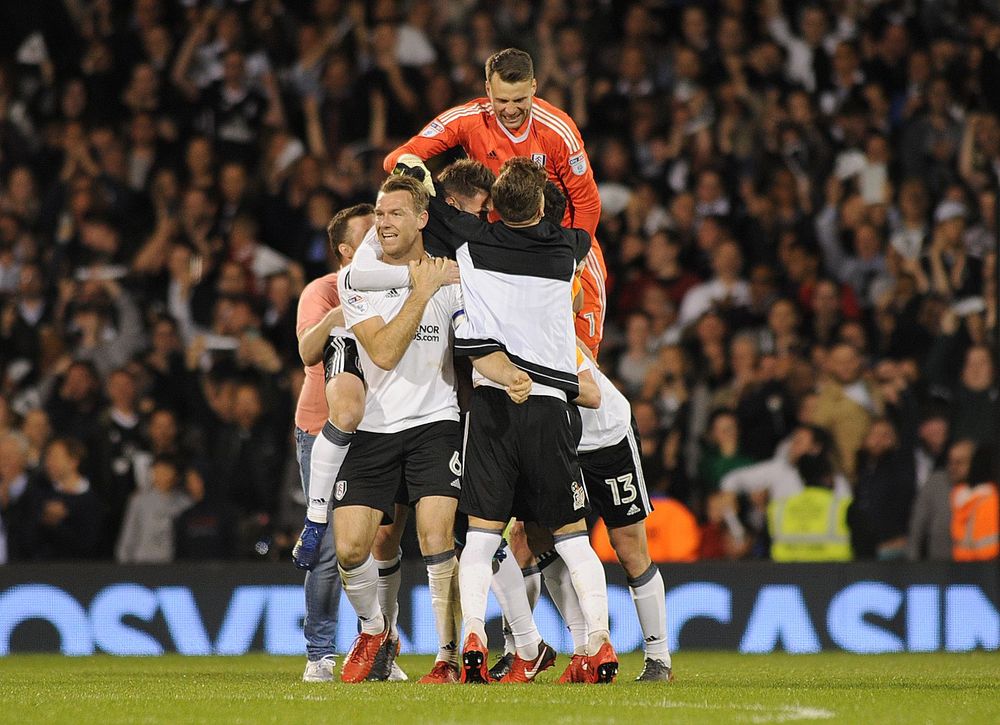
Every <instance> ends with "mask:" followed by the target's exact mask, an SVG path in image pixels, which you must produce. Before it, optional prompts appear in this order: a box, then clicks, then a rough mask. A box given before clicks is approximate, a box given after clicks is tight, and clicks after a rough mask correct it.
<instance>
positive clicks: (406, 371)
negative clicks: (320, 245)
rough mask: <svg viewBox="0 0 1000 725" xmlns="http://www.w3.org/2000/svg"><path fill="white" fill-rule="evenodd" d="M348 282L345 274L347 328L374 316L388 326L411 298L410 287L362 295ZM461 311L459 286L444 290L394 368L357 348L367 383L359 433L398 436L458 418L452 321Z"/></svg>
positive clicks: (342, 285) (434, 299)
mask: <svg viewBox="0 0 1000 725" xmlns="http://www.w3.org/2000/svg"><path fill="white" fill-rule="evenodd" d="M345 279H347V277H346V275H341V276H340V278H339V279H338V289H339V290H340V303H341V305H342V306H343V309H344V318H345V320H346V323H347V327H348V328H351V327H354V326H355V325H357V324H358V323H359V322H363V321H365V320H367V319H370V318H372V317H381V318H382V319H383V320H384V321H385V322H389V321H390V320H392V319H393V318H394V317H395V316H396V315H398V314H399V311H400V309H402V307H403V303H405V302H406V300H407V298H408V297H409V296H410V289H409V288H408V287H402V288H400V287H394V288H392V289H388V290H382V291H378V292H360V291H358V290H355V289H352V288H351V287H349V286H348V284H347V283H346V282H345ZM462 312H463V305H462V295H461V289H460V287H459V286H458V285H448V286H446V287H442V288H441V289H439V290H438V291H437V292H436V293H435V294H434V296H433V297H432V298H431V300H430V302H428V303H427V307H426V308H425V309H424V316H423V318H422V319H421V320H420V326H419V327H418V328H417V333H416V335H414V337H413V341H412V342H411V343H410V346H409V347H408V348H407V349H406V352H405V353H403V357H402V358H400V360H399V363H398V364H397V365H396V367H395V368H393V369H392V370H383V369H382V368H380V367H379V366H378V365H376V364H375V363H374V362H372V359H371V357H370V356H369V355H368V352H367V351H366V350H365V348H364V346H363V345H361V344H360V343H359V344H358V353H359V355H360V357H361V368H362V370H363V372H364V374H365V380H366V382H367V384H368V392H367V396H366V398H365V415H364V419H363V420H362V421H361V425H360V426H359V430H363V431H369V432H372V433H398V432H399V431H403V430H408V429H410V428H415V427H417V426H419V425H425V424H427V423H434V422H437V421H441V420H454V421H457V420H458V397H457V395H456V394H455V366H454V360H453V350H454V334H453V324H454V323H453V321H454V320H455V318H457V317H459V316H460V315H461V314H462Z"/></svg>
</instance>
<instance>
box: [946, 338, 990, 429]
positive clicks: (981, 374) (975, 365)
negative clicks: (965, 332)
mask: <svg viewBox="0 0 1000 725" xmlns="http://www.w3.org/2000/svg"><path fill="white" fill-rule="evenodd" d="M951 409H952V420H951V430H952V435H953V436H955V437H956V438H970V439H972V440H974V441H976V442H977V443H978V444H980V445H993V443H994V441H995V440H996V430H997V422H998V421H997V416H998V415H1000V391H998V389H997V384H996V377H995V372H994V369H993V356H992V355H991V354H990V350H989V348H987V347H986V346H985V345H974V346H972V347H970V348H969V350H968V352H966V354H965V362H964V363H963V364H962V376H961V379H960V381H959V383H958V385H956V386H955V388H954V389H953V392H952V398H951Z"/></svg>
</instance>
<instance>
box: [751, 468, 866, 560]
mask: <svg viewBox="0 0 1000 725" xmlns="http://www.w3.org/2000/svg"><path fill="white" fill-rule="evenodd" d="M850 503H851V499H850V498H838V497H837V496H834V494H833V491H830V490H828V489H825V488H815V487H812V486H810V487H807V488H806V489H805V490H803V491H802V492H801V493H798V494H796V495H794V496H790V497H788V498H785V499H779V500H777V501H771V502H770V503H769V504H768V506H767V523H768V526H769V528H770V532H771V559H773V560H774V561H850V560H851V534H850V531H848V529H847V507H848V506H849V505H850Z"/></svg>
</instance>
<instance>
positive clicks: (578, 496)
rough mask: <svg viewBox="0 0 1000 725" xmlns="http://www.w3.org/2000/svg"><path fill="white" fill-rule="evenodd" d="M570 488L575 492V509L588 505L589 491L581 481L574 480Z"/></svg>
mask: <svg viewBox="0 0 1000 725" xmlns="http://www.w3.org/2000/svg"><path fill="white" fill-rule="evenodd" d="M569 488H570V490H571V491H572V492H573V510H574V511H579V510H580V509H582V508H583V507H584V506H586V505H587V492H586V491H585V490H584V488H583V486H581V485H580V482H579V481H573V483H571V484H570V485H569Z"/></svg>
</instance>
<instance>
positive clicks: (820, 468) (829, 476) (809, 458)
mask: <svg viewBox="0 0 1000 725" xmlns="http://www.w3.org/2000/svg"><path fill="white" fill-rule="evenodd" d="M795 467H796V468H797V469H798V471H799V476H801V477H802V482H803V483H804V484H805V485H807V486H822V487H823V488H833V464H831V463H830V457H829V456H826V455H823V454H822V453H806V454H805V455H803V456H800V457H799V460H798V463H797V464H796V466H795Z"/></svg>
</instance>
